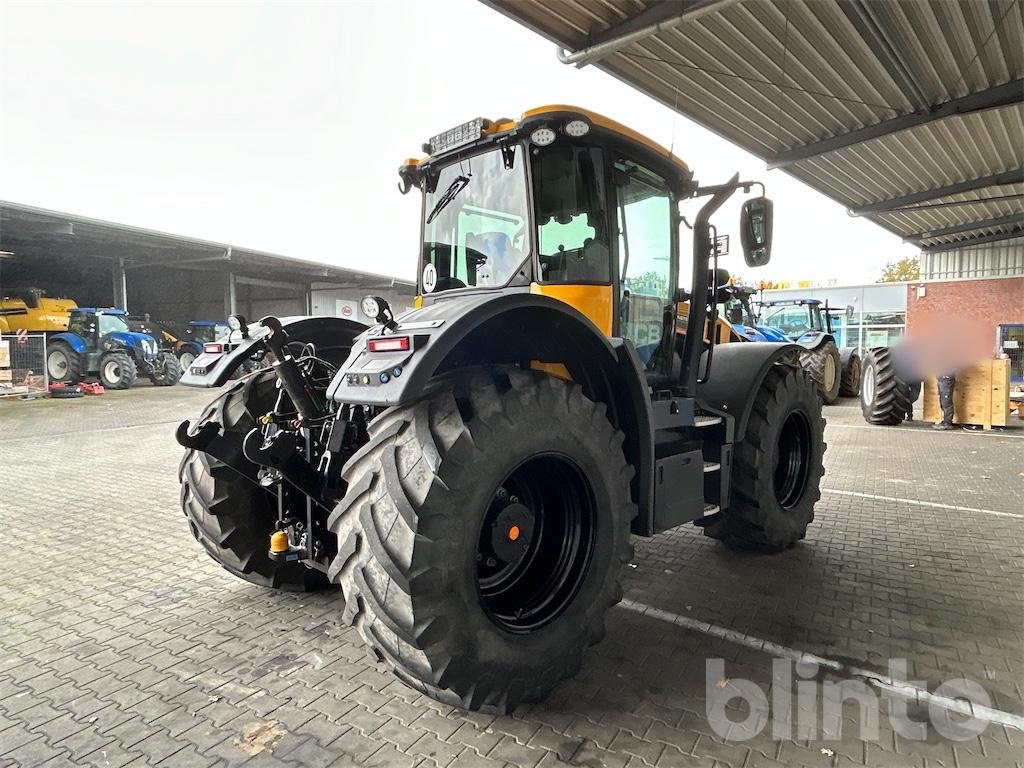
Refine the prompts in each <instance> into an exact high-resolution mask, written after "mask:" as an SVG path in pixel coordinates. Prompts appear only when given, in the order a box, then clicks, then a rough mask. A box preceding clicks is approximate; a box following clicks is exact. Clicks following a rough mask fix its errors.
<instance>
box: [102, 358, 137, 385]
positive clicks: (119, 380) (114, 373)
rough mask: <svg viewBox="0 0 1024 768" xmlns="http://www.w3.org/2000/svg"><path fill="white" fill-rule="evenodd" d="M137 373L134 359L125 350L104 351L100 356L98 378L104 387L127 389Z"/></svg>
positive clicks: (133, 381)
mask: <svg viewBox="0 0 1024 768" xmlns="http://www.w3.org/2000/svg"><path fill="white" fill-rule="evenodd" d="M138 374H139V372H138V368H136V366H135V361H134V360H132V358H131V355H129V354H128V353H127V352H116V351H115V352H106V353H105V354H104V355H103V357H101V358H100V369H99V378H100V384H102V385H103V388H104V389H129V388H130V387H131V386H132V384H134V383H135V379H136V377H137V376H138Z"/></svg>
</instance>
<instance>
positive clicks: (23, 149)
mask: <svg viewBox="0 0 1024 768" xmlns="http://www.w3.org/2000/svg"><path fill="white" fill-rule="evenodd" d="M550 103H567V104H576V105H579V106H582V107H586V108H589V109H592V110H594V111H597V112H601V113H604V114H606V115H608V116H609V117H612V118H614V119H616V120H619V121H621V122H623V123H625V124H627V125H629V126H631V127H633V128H635V129H637V130H639V131H641V132H643V133H645V134H647V135H649V136H650V137H651V138H653V139H654V140H656V141H658V142H660V143H662V144H665V145H666V146H667V145H670V144H671V145H673V146H674V148H675V151H676V153H677V154H679V155H680V156H681V157H683V158H684V159H685V160H687V161H688V162H689V164H690V166H691V168H693V169H694V170H695V171H696V174H697V177H698V179H700V180H701V181H702V182H704V183H717V182H720V181H724V180H726V179H727V178H728V177H729V176H731V175H732V174H733V173H734V172H735V171H739V172H740V173H741V174H742V175H743V176H744V177H748V178H749V177H754V178H759V179H762V180H763V181H764V182H765V183H766V184H767V186H768V194H769V196H770V197H772V198H774V200H775V218H776V224H775V242H774V248H773V260H772V263H771V265H769V266H768V267H765V268H763V269H760V270H750V269H747V268H745V267H744V266H743V265H742V258H741V257H740V255H739V253H738V252H737V249H736V248H735V247H734V249H733V255H732V256H730V257H728V259H727V260H726V261H725V262H724V264H723V265H724V266H727V267H729V268H731V269H732V270H733V271H734V272H737V273H741V274H743V275H744V277H746V278H748V279H752V280H757V279H775V280H783V279H789V280H796V279H812V280H822V281H823V280H828V279H832V278H835V279H838V280H839V281H840V282H841V283H857V282H873V281H874V280H875V279H877V277H878V276H879V274H880V272H881V268H882V265H883V264H884V263H885V262H887V261H893V260H895V259H898V258H900V257H902V256H907V255H914V254H915V253H916V249H915V248H912V247H910V246H908V245H905V244H902V243H901V242H900V240H899V238H897V237H895V236H894V235H890V234H889V233H887V232H885V231H884V230H882V229H881V228H879V227H877V226H875V225H874V224H871V223H870V222H868V221H864V220H860V219H853V218H850V217H849V216H847V214H846V212H845V210H844V209H843V208H842V207H841V206H839V205H838V204H836V203H833V202H831V201H829V200H828V199H826V198H825V197H824V196H823V195H820V194H818V193H817V192H814V191H812V190H811V189H810V188H809V187H806V186H805V185H804V184H802V183H801V182H798V181H796V180H795V179H792V178H790V177H789V176H787V175H785V173H783V172H782V171H772V172H767V171H765V167H764V163H763V162H762V161H760V160H758V159H757V158H755V157H753V156H751V155H749V154H747V153H745V152H743V151H742V150H739V149H737V148H735V147H734V146H732V145H731V144H729V143H728V142H726V141H724V140H722V139H719V138H718V137H716V136H714V135H713V134H711V133H710V132H709V131H707V130H705V129H703V128H701V127H699V126H698V125H696V124H694V123H692V122H690V121H688V120H686V119H684V118H682V117H679V116H676V115H674V114H673V113H672V112H671V111H670V110H668V109H666V108H664V107H661V106H659V105H657V104H655V103H654V102H653V101H651V100H649V99H646V98H644V97H642V96H641V95H639V94H638V93H636V92H634V91H633V90H631V89H630V88H629V87H627V86H626V85H624V84H622V83H620V82H619V81H617V80H615V79H614V78H612V77H611V76H610V75H606V74H604V73H602V72H600V71H598V70H596V69H593V68H584V69H575V68H572V67H566V66H563V65H561V64H559V63H558V61H557V60H556V58H555V55H554V50H553V46H552V45H551V44H550V43H548V42H547V41H545V40H544V39H542V38H540V37H539V36H537V35H534V34H533V33H532V32H529V31H528V30H526V29H525V28H522V27H520V26H519V25H518V24H515V23H514V22H512V21H509V20H507V19H505V18H504V17H503V16H501V15H499V14H498V13H496V12H494V11H492V10H490V9H489V8H487V7H485V6H483V5H480V4H478V3H477V2H474V0H431V2H414V1H413V0H408V1H405V0H403V1H399V0H394V1H391V2H386V1H385V2H366V3H361V2H334V3H323V4H303V3H295V2H292V3H287V4H281V5H272V4H257V3H251V2H238V3H232V4H223V5H214V4H207V3H203V4H199V3H191V4H174V5H154V4H145V5H142V4H127V3H125V4H115V3H108V4H104V5H99V4H85V3H78V4H73V3H67V2H64V3H55V4H48V3H43V2H32V3H15V2H9V1H8V0H0V199H4V200H9V201H13V202H18V203H26V204H30V205H36V206H41V207H44V208H53V209H56V210H60V211H67V212H71V213H76V214H82V215H86V216H93V217H96V218H101V219H109V220H113V221H117V222H122V223H126V224H132V225H136V226H141V227H150V228H153V229H159V230H164V231H168V232H174V233H177V234H182V235H189V236H194V237H200V238H205V239H210V240H218V241H222V242H229V243H232V244H235V245H244V246H247V247H252V248H258V249H262V250H267V251H273V252H276V253H281V254H285V255H288V256H295V257H299V258H306V259H313V260H317V261H325V262H330V263H334V264H340V265H344V266H349V267H354V268H359V269H364V270H368V271H373V272H383V273H389V274H395V275H399V276H401V277H410V278H411V277H412V276H413V275H414V274H415V271H416V255H417V249H416V240H417V238H418V237H419V231H418V216H419V200H418V194H417V193H415V192H414V193H411V194H409V195H408V196H406V197H402V196H401V195H400V194H399V193H398V191H397V188H396V185H397V181H398V178H397V174H396V170H397V167H398V165H399V163H400V162H401V161H402V160H403V159H404V158H406V157H409V156H413V155H418V154H419V153H420V150H419V148H420V145H421V144H422V143H423V142H424V141H425V140H426V139H427V138H428V137H429V136H431V135H433V134H435V133H438V132H440V131H442V130H444V129H446V128H449V127H451V126H453V125H455V124H458V123H461V122H464V121H465V120H468V119H471V118H474V117H477V116H484V117H490V118H497V117H504V116H509V117H517V116H518V115H519V114H520V113H522V112H523V111H525V110H526V109H529V108H530V107H534V106H539V105H542V104H550ZM738 203H739V201H738V198H737V199H736V200H734V201H733V203H732V204H731V205H730V206H728V207H726V208H724V209H723V210H722V212H721V213H720V214H719V216H718V218H717V219H716V222H717V223H718V225H719V229H720V231H728V232H731V233H732V234H733V235H734V242H737V243H738V240H737V239H736V237H735V236H736V220H737V218H738Z"/></svg>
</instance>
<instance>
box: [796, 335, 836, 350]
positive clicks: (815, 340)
mask: <svg viewBox="0 0 1024 768" xmlns="http://www.w3.org/2000/svg"><path fill="white" fill-rule="evenodd" d="M826 341H831V342H832V343H833V344H834V343H835V341H836V338H835V336H833V335H832V334H831V333H825V332H824V331H807V332H806V333H804V334H803V335H802V336H801V337H800V338H798V339H797V340H796V341H795V343H796V344H799V345H800V346H801V347H803V348H804V349H817V348H818V347H820V346H821V345H822V344H824V343H825V342H826Z"/></svg>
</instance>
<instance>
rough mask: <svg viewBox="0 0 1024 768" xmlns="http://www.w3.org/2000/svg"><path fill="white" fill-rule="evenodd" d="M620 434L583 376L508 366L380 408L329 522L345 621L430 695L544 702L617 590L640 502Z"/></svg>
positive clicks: (493, 706)
mask: <svg viewBox="0 0 1024 768" xmlns="http://www.w3.org/2000/svg"><path fill="white" fill-rule="evenodd" d="M622 441H623V435H622V433H621V432H619V431H617V430H616V429H615V428H614V427H613V426H612V425H611V423H610V422H609V421H608V419H607V416H606V414H605V408H604V405H603V404H598V403H595V402H593V401H591V400H589V399H587V397H585V396H584V394H583V391H582V390H581V389H580V388H579V386H577V385H575V384H572V383H570V382H565V381H562V380H561V379H557V378H553V377H549V376H543V375H541V374H538V373H535V372H531V371H522V370H518V369H495V370H493V371H488V372H484V371H473V372H469V373H466V374H464V375H462V376H460V377H458V378H445V379H440V380H438V381H436V382H435V387H434V389H433V390H432V392H430V393H429V394H428V395H426V396H425V397H424V398H423V399H422V400H420V401H419V402H417V403H414V404H412V405H409V406H404V407H396V408H392V409H391V410H389V411H386V412H385V413H383V414H382V415H381V416H379V417H378V418H377V419H376V420H375V421H374V422H372V423H371V425H370V440H369V442H368V443H367V444H366V445H365V446H363V448H362V449H360V451H359V452H358V453H357V454H355V455H354V456H353V457H352V458H351V459H350V460H349V462H348V463H347V464H346V466H345V469H344V472H343V476H344V478H345V480H346V481H347V482H348V493H347V495H346V496H345V498H344V499H343V500H342V501H341V502H340V503H339V504H338V506H337V507H336V509H335V510H334V512H333V513H332V514H331V517H330V520H329V522H328V525H329V527H330V528H331V530H332V531H333V532H334V533H335V534H336V535H337V538H338V555H337V557H336V558H335V561H334V563H333V564H332V566H331V568H330V574H331V577H332V578H333V579H334V580H336V581H338V582H340V584H341V586H342V589H343V590H344V593H345V614H344V618H345V619H346V620H347V621H349V622H350V623H352V624H353V625H354V626H355V627H357V628H358V630H359V633H360V634H361V635H362V637H363V639H364V640H365V642H366V643H367V645H368V646H369V648H370V649H371V651H372V653H373V655H374V656H375V657H376V658H377V659H378V660H380V661H383V662H384V663H385V664H386V665H387V666H388V667H390V669H391V670H392V671H393V672H394V674H395V675H396V676H397V677H398V678H399V679H400V680H402V681H403V682H405V683H406V684H407V685H410V686H412V687H413V688H415V689H417V690H419V691H421V692H423V693H424V694H426V695H427V696H430V697H431V698H434V699H437V700H438V701H441V702H444V703H447V704H451V705H454V706H459V707H463V708H466V709H473V710H479V709H483V710H487V711H491V712H504V711H508V710H510V709H512V708H513V707H515V706H516V704H517V703H519V702H521V701H535V700H538V699H541V698H543V697H544V696H545V695H546V694H547V693H548V692H549V691H550V690H551V689H552V688H553V687H554V686H555V685H556V684H557V683H558V681H559V680H561V679H563V678H566V677H570V676H572V675H574V674H575V673H576V672H577V670H578V669H579V667H580V665H581V663H582V657H583V652H584V650H585V649H586V647H587V646H588V645H589V644H592V643H595V642H598V641H599V640H600V639H601V638H602V636H603V634H604V618H605V614H606V613H607V612H608V609H609V608H611V607H612V606H613V605H615V604H616V603H617V602H618V601H619V600H620V599H621V597H622V587H621V584H620V572H621V569H622V565H623V564H624V563H625V562H627V561H628V560H629V559H630V557H631V556H632V547H631V545H630V542H629V528H630V522H631V520H632V519H633V517H635V515H636V512H637V508H636V506H635V505H634V504H633V501H632V499H631V496H630V485H629V484H630V478H631V477H632V474H633V470H632V467H630V466H629V465H628V464H627V463H626V461H625V458H624V456H623V452H622Z"/></svg>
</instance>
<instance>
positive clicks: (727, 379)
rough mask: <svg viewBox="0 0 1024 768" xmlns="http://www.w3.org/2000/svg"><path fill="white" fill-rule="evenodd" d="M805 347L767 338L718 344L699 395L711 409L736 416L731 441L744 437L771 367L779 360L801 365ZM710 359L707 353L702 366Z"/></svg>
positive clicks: (699, 389) (699, 387) (700, 399)
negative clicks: (798, 359) (751, 412)
mask: <svg viewBox="0 0 1024 768" xmlns="http://www.w3.org/2000/svg"><path fill="white" fill-rule="evenodd" d="M803 349H804V347H802V346H801V345H799V344H780V343H777V342H767V341H751V342H749V343H747V344H724V345H722V346H720V347H716V348H715V356H714V359H713V360H712V363H711V377H710V378H709V379H708V380H707V381H706V382H705V383H704V384H702V385H700V386H698V388H697V399H698V400H699V401H700V402H701V403H702V404H703V405H705V406H707V408H708V409H709V410H711V411H714V412H724V413H727V414H729V415H730V416H732V417H733V418H732V421H733V430H734V432H733V435H732V436H731V442H736V443H738V442H740V441H741V440H743V437H744V435H745V434H746V432H747V422H748V421H749V420H750V411H751V409H752V408H753V406H754V398H755V397H757V391H758V390H759V389H760V388H761V382H763V381H764V377H765V376H767V375H768V371H769V370H770V369H771V367H772V366H773V365H776V364H788V365H793V366H796V367H799V362H798V361H797V356H798V355H799V354H800V352H801V351H802V350H803ZM706 359H707V353H705V360H704V361H702V363H701V365H702V370H703V365H704V363H705V362H706ZM727 438H728V436H727Z"/></svg>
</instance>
